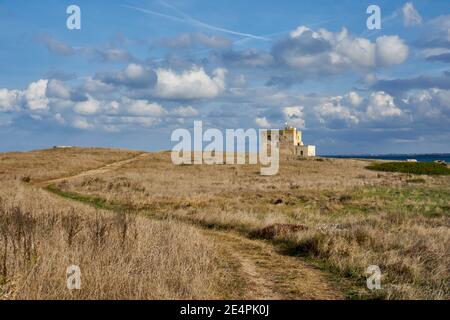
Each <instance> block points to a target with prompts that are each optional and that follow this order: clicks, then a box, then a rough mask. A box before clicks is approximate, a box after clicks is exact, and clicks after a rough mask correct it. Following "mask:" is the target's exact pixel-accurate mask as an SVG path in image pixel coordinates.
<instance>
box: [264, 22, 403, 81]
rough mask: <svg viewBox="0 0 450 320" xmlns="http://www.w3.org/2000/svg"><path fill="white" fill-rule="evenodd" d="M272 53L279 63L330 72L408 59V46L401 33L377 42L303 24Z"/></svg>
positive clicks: (319, 71) (381, 38) (393, 63)
mask: <svg viewBox="0 0 450 320" xmlns="http://www.w3.org/2000/svg"><path fill="white" fill-rule="evenodd" d="M272 53H273V56H274V57H275V59H276V61H277V62H278V63H279V64H284V65H286V66H289V67H294V68H297V69H300V70H302V71H307V72H312V73H320V74H329V73H336V72H341V71H345V70H348V69H366V68H370V67H377V66H390V65H395V64H400V63H402V62H403V61H404V60H405V59H406V58H407V56H408V53H409V49H408V47H407V45H406V44H405V43H404V42H403V40H402V39H400V38H399V37H398V36H382V37H379V38H378V39H377V40H376V41H375V43H374V42H371V41H370V40H369V39H365V38H361V37H356V36H353V35H351V34H349V32H348V31H347V29H345V28H343V29H342V30H341V31H340V32H330V31H328V30H326V29H319V30H317V31H314V30H312V29H310V28H308V27H305V26H300V27H298V28H297V29H296V30H294V31H292V32H291V33H290V34H289V37H287V38H285V39H283V40H280V41H279V42H277V43H276V44H275V45H274V47H273V49H272Z"/></svg>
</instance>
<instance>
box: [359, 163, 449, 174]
mask: <svg viewBox="0 0 450 320" xmlns="http://www.w3.org/2000/svg"><path fill="white" fill-rule="evenodd" d="M366 168H367V169H369V170H376V171H386V172H402V173H411V174H430V175H448V174H450V169H449V168H447V167H446V166H443V165H442V164H439V163H434V162H381V163H373V164H371V165H370V166H368V167H366Z"/></svg>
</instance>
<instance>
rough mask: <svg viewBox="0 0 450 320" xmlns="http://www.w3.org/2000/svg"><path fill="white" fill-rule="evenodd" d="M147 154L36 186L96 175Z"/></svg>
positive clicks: (139, 158)
mask: <svg viewBox="0 0 450 320" xmlns="http://www.w3.org/2000/svg"><path fill="white" fill-rule="evenodd" d="M148 156H150V154H149V153H141V154H140V155H138V156H137V157H133V158H130V159H126V160H121V161H117V162H113V163H110V164H107V165H105V166H103V167H100V168H97V169H91V170H87V171H83V172H81V173H78V174H76V175H73V176H69V177H65V178H58V179H53V180H47V181H42V182H39V183H38V186H40V187H43V186H48V185H50V184H56V183H59V182H62V181H64V180H71V179H76V178H81V177H87V176H92V175H96V174H100V173H106V172H109V171H112V170H115V169H118V168H120V167H123V166H124V165H126V164H129V163H132V162H134V161H138V160H142V159H144V158H146V157H148Z"/></svg>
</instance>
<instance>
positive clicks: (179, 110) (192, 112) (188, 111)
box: [172, 106, 199, 118]
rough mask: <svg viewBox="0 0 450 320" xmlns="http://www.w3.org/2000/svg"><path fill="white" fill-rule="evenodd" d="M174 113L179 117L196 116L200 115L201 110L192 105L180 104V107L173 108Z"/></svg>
mask: <svg viewBox="0 0 450 320" xmlns="http://www.w3.org/2000/svg"><path fill="white" fill-rule="evenodd" d="M172 114H173V115H174V116H177V117H181V118H188V117H195V116H197V115H199V112H198V111H197V110H196V109H195V108H193V107H191V106H185V107H183V106H180V107H176V108H175V109H173V110H172Z"/></svg>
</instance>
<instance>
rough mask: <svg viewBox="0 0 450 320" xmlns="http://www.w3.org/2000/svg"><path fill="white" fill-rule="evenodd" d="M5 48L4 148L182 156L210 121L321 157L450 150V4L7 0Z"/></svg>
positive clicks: (0, 119) (1, 22)
mask: <svg viewBox="0 0 450 320" xmlns="http://www.w3.org/2000/svg"><path fill="white" fill-rule="evenodd" d="M70 5H77V6H78V7H79V8H80V13H81V14H80V27H81V28H80V29H69V28H68V26H67V20H68V19H69V20H70V19H71V13H69V14H68V13H67V12H66V10H67V8H68V7H69V6H70ZM370 5H377V6H378V7H379V8H380V17H381V29H372V30H370V29H369V28H368V26H367V19H368V18H369V17H370V16H371V13H367V8H368V7H369V6H370ZM70 21H73V20H70ZM0 43H1V47H0V137H1V139H0V151H24V150H32V149H41V148H49V147H52V146H53V145H75V146H99V147H122V148H130V149H139V150H169V149H171V148H172V147H173V146H174V144H175V143H174V142H172V141H171V139H170V138H171V133H172V132H173V131H174V130H176V129H178V128H186V129H192V128H193V124H194V121H196V120H201V121H203V127H204V128H205V129H206V128H217V129H220V130H225V129H238V128H243V129H249V128H255V129H267V128H272V129H275V128H282V127H283V126H284V125H285V123H288V124H289V125H291V126H295V127H297V128H298V129H300V130H302V131H303V140H304V142H305V144H314V145H316V146H317V152H318V154H362V153H371V154H386V153H445V152H447V153H448V152H450V3H449V2H448V0H433V1H425V0H415V1H411V2H408V1H393V0H385V1H356V0H351V1H350V0H342V1H331V0H330V1H328V0H316V1H302V0H278V1H268V0H259V1H242V0H227V1H217V0H164V1H162V0H157V1H150V0H143V1H138V0H127V1H118V0H109V1H106V0H88V1H87V0H86V1H75V0H72V1H65V0H40V1H26V0H14V1H13V0H9V1H6V0H0Z"/></svg>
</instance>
